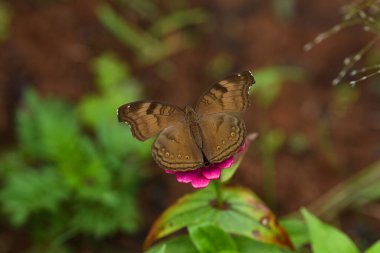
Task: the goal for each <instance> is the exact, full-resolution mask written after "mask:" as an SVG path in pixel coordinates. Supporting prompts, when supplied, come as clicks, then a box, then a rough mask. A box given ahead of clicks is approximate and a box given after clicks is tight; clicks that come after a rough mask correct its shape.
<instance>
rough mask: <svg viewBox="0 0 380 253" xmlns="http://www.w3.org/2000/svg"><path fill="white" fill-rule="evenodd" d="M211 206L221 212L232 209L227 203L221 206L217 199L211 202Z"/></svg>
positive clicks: (224, 202)
mask: <svg viewBox="0 0 380 253" xmlns="http://www.w3.org/2000/svg"><path fill="white" fill-rule="evenodd" d="M210 206H212V207H213V208H215V209H219V210H228V209H230V208H231V205H230V204H229V203H228V202H227V201H223V203H222V204H221V205H220V206H219V205H218V201H217V200H216V199H212V200H210Z"/></svg>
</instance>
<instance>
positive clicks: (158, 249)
mask: <svg viewBox="0 0 380 253" xmlns="http://www.w3.org/2000/svg"><path fill="white" fill-rule="evenodd" d="M163 248H164V249H165V251H164V252H165V253H199V252H198V250H197V249H196V248H195V246H194V244H193V243H192V241H191V239H190V237H189V236H188V235H181V236H177V237H174V238H172V239H169V240H165V241H163V242H160V243H158V244H157V245H154V246H153V247H152V248H150V249H148V250H146V251H144V252H145V253H162V249H163Z"/></svg>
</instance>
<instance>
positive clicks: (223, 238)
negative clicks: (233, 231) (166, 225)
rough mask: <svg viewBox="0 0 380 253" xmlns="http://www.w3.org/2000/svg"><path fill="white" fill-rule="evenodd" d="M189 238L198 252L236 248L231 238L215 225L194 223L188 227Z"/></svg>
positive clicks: (204, 252)
mask: <svg viewBox="0 0 380 253" xmlns="http://www.w3.org/2000/svg"><path fill="white" fill-rule="evenodd" d="M188 230H189V234H190V238H191V240H192V241H193V243H194V244H195V247H196V248H197V249H198V251H199V252H200V253H214V252H221V251H223V252H224V251H227V250H230V251H233V250H236V245H235V243H234V241H233V240H232V238H231V237H230V236H229V235H228V234H227V233H226V232H224V231H223V230H222V229H220V228H219V227H217V226H215V225H195V226H190V227H189V228H188Z"/></svg>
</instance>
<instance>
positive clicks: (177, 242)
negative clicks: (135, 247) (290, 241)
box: [145, 235, 292, 253]
mask: <svg viewBox="0 0 380 253" xmlns="http://www.w3.org/2000/svg"><path fill="white" fill-rule="evenodd" d="M232 240H233V242H234V245H236V248H237V249H236V250H222V251H213V252H217V253H227V252H228V253H232V252H234V253H238V252H239V253H255V252H257V253H290V252H292V251H291V250H288V249H285V248H284V247H280V246H277V245H273V244H266V243H262V242H259V241H257V240H253V239H250V238H248V237H245V236H232ZM163 248H165V253H199V251H198V250H197V249H196V247H195V246H194V243H193V242H192V241H191V239H190V237H189V235H181V236H178V237H174V238H170V239H167V240H164V241H162V242H159V243H157V244H156V245H154V246H153V247H152V248H150V249H148V250H147V251H145V252H146V253H161V251H160V250H162V249H163Z"/></svg>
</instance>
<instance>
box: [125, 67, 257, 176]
mask: <svg viewBox="0 0 380 253" xmlns="http://www.w3.org/2000/svg"><path fill="white" fill-rule="evenodd" d="M254 82H255V81H254V78H253V76H252V74H251V73H250V72H249V71H245V72H242V73H240V74H235V75H233V76H230V77H229V78H227V79H225V80H223V81H220V82H218V83H216V84H214V85H213V86H212V87H211V88H210V89H209V90H208V91H207V92H206V93H205V94H204V95H203V96H202V97H201V98H200V100H198V103H197V104H196V106H195V108H193V107H191V106H186V107H185V108H184V109H180V108H179V107H177V106H173V105H166V104H162V103H157V102H147V101H141V102H134V103H129V104H125V105H123V106H121V107H120V108H119V109H118V118H119V121H120V122H126V123H128V124H129V125H130V127H131V130H132V134H133V135H134V136H135V137H136V138H137V139H139V140H146V139H147V138H149V137H151V136H152V135H154V134H157V133H160V134H159V135H158V137H157V139H156V141H155V142H154V143H153V145H152V156H153V158H154V160H155V161H156V162H157V164H158V165H159V166H160V167H163V168H165V169H169V170H173V171H189V170H195V169H197V168H200V167H204V166H207V165H209V164H212V163H217V162H222V161H224V160H225V159H227V158H228V157H230V156H231V155H233V154H234V153H236V152H237V151H238V150H239V148H240V147H241V146H242V145H243V143H244V141H245V137H246V129H245V124H244V122H243V120H242V119H240V117H239V115H238V114H239V113H240V112H242V111H244V110H245V109H246V108H247V107H248V105H249V99H248V91H249V87H250V86H251V85H252V84H254Z"/></svg>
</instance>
